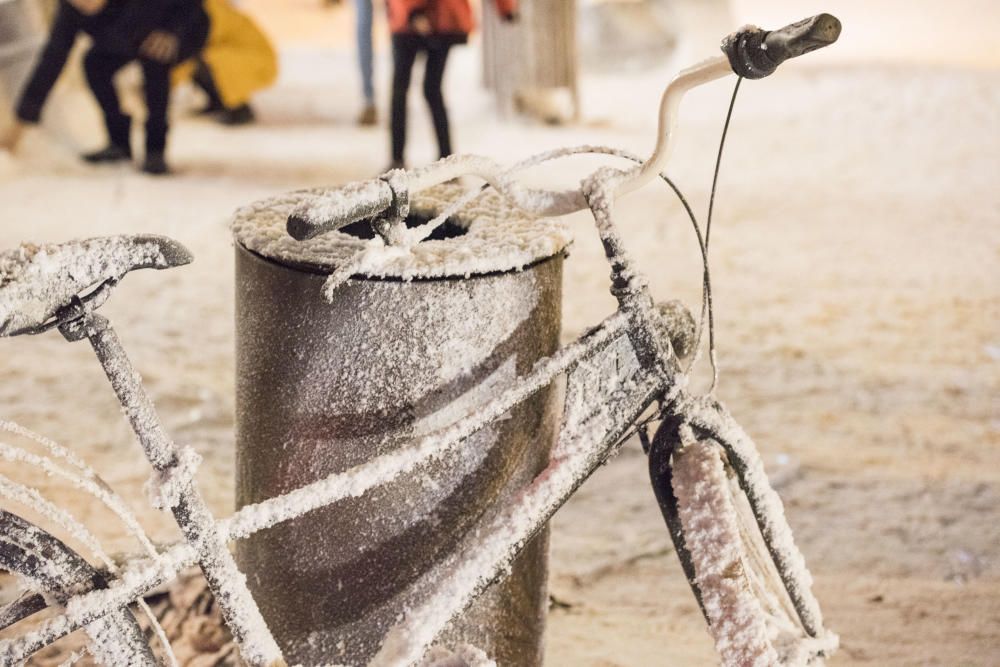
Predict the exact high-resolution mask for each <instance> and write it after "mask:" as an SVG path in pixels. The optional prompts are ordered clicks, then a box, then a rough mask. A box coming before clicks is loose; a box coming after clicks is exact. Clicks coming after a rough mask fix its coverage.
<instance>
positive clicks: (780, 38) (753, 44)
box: [722, 14, 841, 79]
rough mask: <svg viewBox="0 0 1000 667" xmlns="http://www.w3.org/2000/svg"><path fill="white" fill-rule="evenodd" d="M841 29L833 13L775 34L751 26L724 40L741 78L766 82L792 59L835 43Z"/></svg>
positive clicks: (789, 26)
mask: <svg viewBox="0 0 1000 667" xmlns="http://www.w3.org/2000/svg"><path fill="white" fill-rule="evenodd" d="M840 29H841V25H840V21H839V20H838V19H837V17H835V16H833V15H831V14H817V15H816V16H813V17H810V18H807V19H803V20H801V21H797V22H795V23H792V24H791V25H787V26H785V27H784V28H780V29H778V30H772V31H767V30H761V29H760V28H758V27H756V26H748V27H746V28H743V29H742V30H739V31H737V32H735V33H733V34H731V35H729V36H728V37H726V38H725V39H724V40H722V50H723V52H725V54H726V56H727V57H728V58H729V65H730V66H731V67H732V68H733V72H735V73H736V74H737V75H739V76H742V77H745V78H747V79H762V78H764V77H765V76H768V75H769V74H771V73H773V72H774V70H776V69H777V68H778V65H780V64H781V63H783V62H785V61H786V60H788V59H789V58H797V57H798V56H801V55H802V54H804V53H809V52H810V51H815V50H816V49H820V48H823V47H824V46H828V45H830V44H833V43H834V42H836V41H837V38H838V37H840Z"/></svg>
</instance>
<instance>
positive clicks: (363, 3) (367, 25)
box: [354, 0, 375, 125]
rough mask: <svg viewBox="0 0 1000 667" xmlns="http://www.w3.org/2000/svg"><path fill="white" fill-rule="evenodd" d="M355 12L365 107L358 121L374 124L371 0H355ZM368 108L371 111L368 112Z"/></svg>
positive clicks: (364, 123)
mask: <svg viewBox="0 0 1000 667" xmlns="http://www.w3.org/2000/svg"><path fill="white" fill-rule="evenodd" d="M354 6H355V11H356V12H357V35H356V39H357V46H358V65H359V67H360V69H361V92H362V93H363V94H364V96H365V109H364V111H362V114H361V118H359V119H358V121H359V122H360V123H361V124H363V125H374V124H375V84H374V83H373V81H372V77H373V75H372V60H373V58H374V56H373V49H372V0H355V3H354ZM369 110H370V111H371V113H370V114H369V113H368V112H369Z"/></svg>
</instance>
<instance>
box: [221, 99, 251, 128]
mask: <svg viewBox="0 0 1000 667" xmlns="http://www.w3.org/2000/svg"><path fill="white" fill-rule="evenodd" d="M218 118H219V122H220V123H222V124H223V125H247V124H249V123H252V122H254V121H255V120H256V119H257V117H256V116H255V115H254V113H253V109H252V108H250V105H249V104H241V105H239V106H238V107H233V108H232V109H226V110H225V111H223V112H221V113H220V114H219V116H218Z"/></svg>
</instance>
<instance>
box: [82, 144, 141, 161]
mask: <svg viewBox="0 0 1000 667" xmlns="http://www.w3.org/2000/svg"><path fill="white" fill-rule="evenodd" d="M82 157H83V159H84V161H85V162H89V163H90V164H110V163H114V162H126V161H128V160H131V159H132V151H131V149H129V148H128V147H127V146H116V145H115V144H109V145H108V146H107V147H105V148H102V149H101V150H99V151H94V152H93V153H85V154H84V155H83V156H82Z"/></svg>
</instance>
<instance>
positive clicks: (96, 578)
mask: <svg viewBox="0 0 1000 667" xmlns="http://www.w3.org/2000/svg"><path fill="white" fill-rule="evenodd" d="M0 570H5V571H7V572H11V573H14V574H17V575H20V576H21V577H23V578H24V579H25V580H26V581H27V582H28V584H29V590H28V591H27V592H26V593H25V595H22V596H21V597H20V598H18V599H16V600H14V601H13V602H11V603H10V604H9V605H7V606H5V607H3V608H2V609H0V629H2V628H4V627H8V626H11V625H13V624H15V623H18V622H20V621H21V620H23V619H25V618H27V617H28V616H31V615H32V614H35V613H37V612H40V611H42V610H44V609H46V608H47V607H48V606H49V601H54V602H55V603H56V604H58V605H63V604H65V603H66V602H67V601H68V600H69V599H70V598H71V597H72V596H73V595H76V594H79V593H83V592H86V591H89V590H92V589H94V588H105V587H106V586H107V580H106V578H105V576H104V575H103V574H102V573H101V572H100V571H99V570H97V569H96V568H95V567H94V566H93V565H91V564H90V563H88V562H87V561H86V560H84V559H83V557H81V556H80V555H79V554H77V553H76V552H75V551H74V550H73V549H71V548H70V547H68V546H67V545H66V544H65V543H63V542H62V541H60V540H59V539H57V538H55V537H54V536H52V535H51V534H50V533H48V532H46V531H45V530H43V529H42V528H39V527H38V526H36V525H35V524H33V523H31V522H30V521H27V520H25V519H22V518H21V517H19V516H17V515H16V514H13V513H11V512H8V511H6V510H3V509H0ZM85 631H86V633H87V636H88V639H89V642H88V643H89V647H90V652H91V654H92V655H93V656H94V658H95V659H96V660H97V662H98V663H99V664H103V665H107V666H109V667H119V666H120V667H132V666H136V667H141V666H149V667H155V666H156V665H157V661H156V659H155V658H154V656H153V653H152V651H151V649H150V647H149V644H148V643H147V641H146V637H145V635H144V633H143V631H142V629H141V628H140V627H139V624H138V622H137V621H136V620H135V617H134V616H132V613H131V612H129V611H128V610H125V609H120V610H117V611H112V612H110V613H108V614H107V615H106V616H104V617H103V618H101V619H99V620H97V621H94V622H93V623H91V624H90V625H88V626H87V627H86V629H85ZM31 634H33V633H29V635H25V636H30V635H31ZM32 639H34V638H33V637H32ZM36 644H38V642H37V641H33V642H30V643H29V646H30V647H32V648H30V649H29V650H30V651H31V652H34V651H35V650H38V649H39V648H41V647H42V646H44V643H41V644H40V645H37V646H36ZM4 649H5V650H16V649H15V648H14V647H13V646H11V645H8V646H5V647H4ZM10 657H11V656H9V655H6V652H5V651H0V662H2V663H3V664H7V659H8V658H10ZM18 661H19V660H18Z"/></svg>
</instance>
